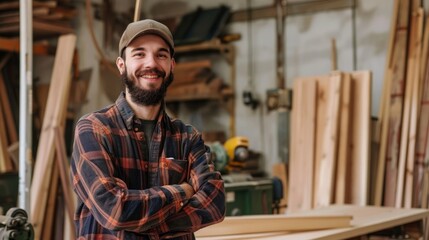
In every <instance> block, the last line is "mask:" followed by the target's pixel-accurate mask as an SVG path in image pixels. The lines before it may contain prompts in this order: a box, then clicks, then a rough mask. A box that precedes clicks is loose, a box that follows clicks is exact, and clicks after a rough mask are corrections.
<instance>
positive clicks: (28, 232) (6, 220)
mask: <svg viewBox="0 0 429 240" xmlns="http://www.w3.org/2000/svg"><path fill="white" fill-rule="evenodd" d="M27 220H28V215H27V212H26V211H25V210H23V209H21V208H10V209H9V210H8V211H7V213H6V216H3V215H0V240H9V239H10V240H12V239H14V240H33V239H34V229H33V226H32V225H31V224H30V223H28V222H27Z"/></svg>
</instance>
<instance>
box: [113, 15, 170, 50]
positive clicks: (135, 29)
mask: <svg viewBox="0 0 429 240" xmlns="http://www.w3.org/2000/svg"><path fill="white" fill-rule="evenodd" d="M143 34H156V35H158V36H160V37H161V38H162V39H164V41H165V42H166V43H167V44H168V45H169V46H170V52H171V56H173V55H174V41H173V35H172V34H171V32H170V29H168V27H167V26H165V25H164V24H162V23H160V22H157V21H155V20H152V19H144V20H140V21H136V22H132V23H130V24H128V26H127V28H126V29H125V31H124V33H123V34H122V37H121V40H119V56H121V55H122V51H123V50H124V49H125V48H126V47H127V46H128V45H129V44H130V43H131V42H132V41H133V40H134V39H135V38H136V37H138V36H140V35H143Z"/></svg>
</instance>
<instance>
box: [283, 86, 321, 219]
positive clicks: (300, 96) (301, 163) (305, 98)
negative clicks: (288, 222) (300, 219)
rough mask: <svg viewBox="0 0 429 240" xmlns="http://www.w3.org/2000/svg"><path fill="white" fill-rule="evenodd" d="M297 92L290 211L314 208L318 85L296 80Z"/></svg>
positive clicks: (290, 165) (293, 121)
mask: <svg viewBox="0 0 429 240" xmlns="http://www.w3.org/2000/svg"><path fill="white" fill-rule="evenodd" d="M293 92H294V94H293V98H294V99H293V101H292V103H293V108H292V123H291V124H292V128H291V149H290V151H291V153H290V154H291V157H290V160H289V169H290V171H289V193H288V209H287V211H288V212H295V211H302V210H309V209H312V208H313V184H314V179H313V176H314V174H313V173H314V160H315V158H314V157H315V138H316V135H315V134H316V111H317V104H316V95H317V82H316V80H315V79H296V80H295V81H294V85H293ZM303 173H305V174H303Z"/></svg>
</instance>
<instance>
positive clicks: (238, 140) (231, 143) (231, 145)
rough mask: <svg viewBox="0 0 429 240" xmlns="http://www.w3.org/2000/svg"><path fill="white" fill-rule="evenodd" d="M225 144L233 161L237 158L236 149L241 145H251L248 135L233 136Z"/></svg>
mask: <svg viewBox="0 0 429 240" xmlns="http://www.w3.org/2000/svg"><path fill="white" fill-rule="evenodd" d="M223 146H224V147H225V150H226V153H227V155H228V158H229V160H230V161H233V160H234V159H235V157H236V156H235V154H236V153H235V150H236V149H237V148H239V147H244V148H246V149H247V148H248V147H249V140H248V139H247V138H246V137H240V136H237V137H233V138H230V139H228V140H227V141H226V142H225V143H224V144H223Z"/></svg>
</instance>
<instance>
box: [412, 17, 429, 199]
mask: <svg viewBox="0 0 429 240" xmlns="http://www.w3.org/2000/svg"><path fill="white" fill-rule="evenodd" d="M428 45H429V16H428V17H427V18H426V25H425V33H424V38H423V50H422V57H421V62H420V64H421V67H420V80H419V81H422V83H421V85H420V87H419V88H420V91H421V92H420V93H419V94H421V100H420V102H419V110H418V112H419V120H418V128H417V139H416V152H415V164H416V166H415V167H416V171H415V177H414V179H415V183H414V189H415V191H414V193H413V199H414V200H413V207H420V206H422V205H423V204H425V205H427V199H426V201H424V200H423V197H426V198H427V194H426V196H425V194H423V193H422V191H427V189H426V187H427V183H426V182H424V180H423V178H424V177H425V174H426V166H427V164H428V163H426V162H425V151H426V145H427V142H428V141H429V66H428V59H429V51H428V50H429V49H428ZM424 184H426V185H424Z"/></svg>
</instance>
